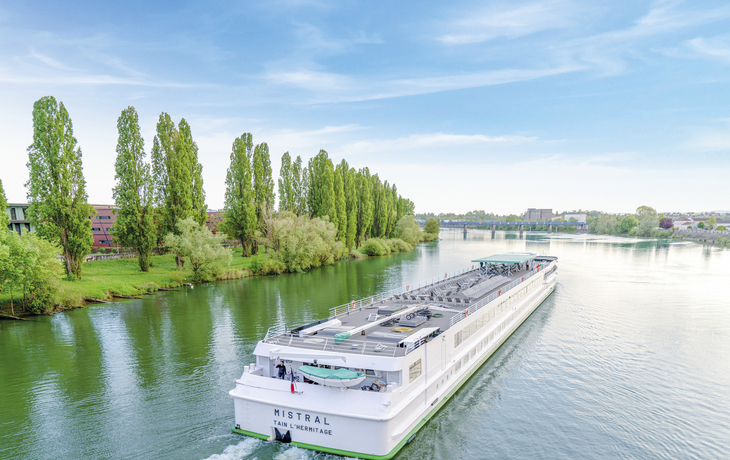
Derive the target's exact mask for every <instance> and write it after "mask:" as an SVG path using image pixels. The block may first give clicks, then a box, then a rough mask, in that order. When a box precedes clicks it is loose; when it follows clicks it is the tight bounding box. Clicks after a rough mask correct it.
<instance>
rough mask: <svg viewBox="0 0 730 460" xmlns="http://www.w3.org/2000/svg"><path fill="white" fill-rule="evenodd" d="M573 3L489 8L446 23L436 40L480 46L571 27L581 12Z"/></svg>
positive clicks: (545, 3) (557, 2) (547, 2)
mask: <svg viewBox="0 0 730 460" xmlns="http://www.w3.org/2000/svg"><path fill="white" fill-rule="evenodd" d="M581 9H582V8H579V6H578V5H577V4H575V3H574V2H565V1H557V0H554V1H542V2H532V3H528V4H524V5H519V6H513V5H509V6H489V7H488V8H485V9H483V10H481V11H477V12H474V11H470V12H469V13H468V14H467V15H466V17H463V18H460V19H458V20H456V21H453V22H451V23H449V24H448V25H447V26H446V28H447V29H449V30H451V31H450V32H448V33H445V34H443V35H441V36H439V37H438V40H439V41H440V42H442V43H444V44H447V45H465V44H472V43H481V42H486V41H488V40H492V39H495V38H498V37H506V38H516V37H522V36H525V35H530V34H534V33H536V32H541V31H544V30H549V29H559V28H564V27H568V26H569V25H571V24H572V23H573V22H574V20H575V17H576V16H577V15H578V14H579V12H580V10H581Z"/></svg>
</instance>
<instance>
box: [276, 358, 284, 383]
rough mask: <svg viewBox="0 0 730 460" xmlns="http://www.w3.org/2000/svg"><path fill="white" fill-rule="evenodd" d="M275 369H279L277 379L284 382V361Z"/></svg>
mask: <svg viewBox="0 0 730 460" xmlns="http://www.w3.org/2000/svg"><path fill="white" fill-rule="evenodd" d="M276 368H277V369H279V378H280V379H282V380H284V377H286V366H284V361H282V362H280V363H279V364H277V365H276Z"/></svg>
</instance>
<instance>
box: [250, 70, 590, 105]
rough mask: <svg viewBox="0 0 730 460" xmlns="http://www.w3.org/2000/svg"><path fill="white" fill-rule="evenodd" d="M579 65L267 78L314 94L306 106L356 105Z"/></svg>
mask: <svg viewBox="0 0 730 460" xmlns="http://www.w3.org/2000/svg"><path fill="white" fill-rule="evenodd" d="M583 68H584V67H582V66H578V65H566V66H557V67H549V68H541V69H502V70H488V71H482V72H471V73H464V74H461V75H445V76H439V77H417V78H400V79H390V80H387V79H377V78H367V77H362V78H352V77H348V76H346V75H341V74H335V73H328V72H319V71H308V70H300V71H295V72H269V73H267V74H265V75H264V76H263V78H264V79H266V80H268V81H270V82H272V83H277V84H279V85H285V86H291V87H296V88H303V89H306V90H309V91H312V92H313V93H315V94H311V95H309V96H308V97H306V98H305V99H304V100H303V101H301V100H300V102H306V103H326V102H355V101H367V100H377V99H388V98H395V97H403V96H414V95H419V94H428V93H436V92H440V91H451V90H458V89H467V88H479V87H484V86H492V85H500V84H505V83H513V82H518V81H526V80H534V79H537V78H544V77H549V76H553V75H560V74H564V73H569V72H575V71H578V70H582V69H583Z"/></svg>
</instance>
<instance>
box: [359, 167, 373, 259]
mask: <svg viewBox="0 0 730 460" xmlns="http://www.w3.org/2000/svg"><path fill="white" fill-rule="evenodd" d="M357 182H358V184H357V186H358V191H359V193H358V198H359V200H358V207H357V236H356V241H355V243H356V246H357V247H360V245H361V244H362V240H363V239H364V238H365V237H366V236H367V235H368V232H369V231H370V228H371V226H372V224H373V210H374V203H373V200H372V181H371V179H370V170H369V169H368V168H367V167H365V168H362V169H360V171H359V172H358V173H357Z"/></svg>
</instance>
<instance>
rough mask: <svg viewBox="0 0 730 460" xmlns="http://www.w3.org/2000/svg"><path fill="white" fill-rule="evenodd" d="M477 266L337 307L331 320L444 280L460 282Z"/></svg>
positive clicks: (331, 310)
mask: <svg viewBox="0 0 730 460" xmlns="http://www.w3.org/2000/svg"><path fill="white" fill-rule="evenodd" d="M474 267H475V266H474V265H472V268H465V269H463V270H458V271H455V272H453V273H451V274H449V273H448V272H447V273H445V274H444V276H435V277H433V278H431V279H426V280H421V281H419V282H417V283H414V284H407V285H405V286H401V287H398V288H395V289H391V290H389V291H386V292H383V293H382V294H376V295H374V296H370V297H365V298H364V299H359V300H353V301H351V302H349V303H345V304H342V305H338V306H336V307H332V308H330V314H329V317H330V318H336V317H338V316H340V315H345V314H347V313H349V312H350V311H351V310H359V309H360V308H362V307H364V306H366V305H373V304H375V303H377V302H380V301H381V300H386V299H390V298H391V297H393V296H396V295H401V294H405V293H406V292H412V291H418V290H420V289H424V288H427V287H430V286H433V285H434V284H437V283H440V282H442V281H444V280H447V279H448V280H451V281H456V280H458V279H459V278H458V277H460V276H461V275H465V274H468V273H470V272H473V271H475V270H478V269H477V268H474Z"/></svg>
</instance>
